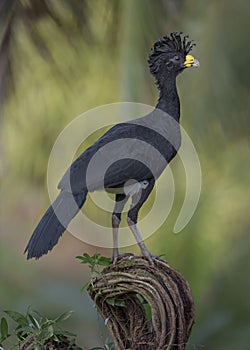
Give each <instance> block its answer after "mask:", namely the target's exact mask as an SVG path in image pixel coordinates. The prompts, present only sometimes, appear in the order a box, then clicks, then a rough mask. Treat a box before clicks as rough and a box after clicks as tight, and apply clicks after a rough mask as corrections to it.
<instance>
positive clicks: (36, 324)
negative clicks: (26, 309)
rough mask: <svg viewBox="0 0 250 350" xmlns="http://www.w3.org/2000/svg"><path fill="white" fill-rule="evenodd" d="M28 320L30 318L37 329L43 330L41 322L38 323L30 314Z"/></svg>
mask: <svg viewBox="0 0 250 350" xmlns="http://www.w3.org/2000/svg"><path fill="white" fill-rule="evenodd" d="M28 318H29V320H30V321H31V324H32V325H33V326H34V327H35V328H36V329H40V328H41V327H40V324H39V322H38V321H37V319H36V318H35V317H34V316H32V315H31V314H30V313H29V314H28Z"/></svg>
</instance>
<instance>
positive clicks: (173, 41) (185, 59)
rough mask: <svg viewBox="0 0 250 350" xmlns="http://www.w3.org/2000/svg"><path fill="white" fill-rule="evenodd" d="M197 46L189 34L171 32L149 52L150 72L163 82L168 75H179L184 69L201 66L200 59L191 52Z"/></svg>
mask: <svg viewBox="0 0 250 350" xmlns="http://www.w3.org/2000/svg"><path fill="white" fill-rule="evenodd" d="M194 46H195V43H194V42H193V41H192V40H188V36H187V35H186V36H184V37H182V33H171V34H170V35H167V36H164V37H163V38H162V39H159V40H157V41H156V43H155V44H154V47H153V48H152V50H151V52H150V53H149V58H148V64H149V69H150V72H151V73H152V74H153V76H154V77H155V78H156V81H157V82H158V83H159V84H161V83H162V82H163V81H164V80H165V79H166V78H167V77H169V76H170V75H171V76H177V75H178V74H179V73H181V72H182V71H183V70H184V69H186V68H190V67H199V61H198V60H197V59H195V58H194V57H193V56H192V55H190V54H189V52H190V51H191V50H192V48H193V47H194Z"/></svg>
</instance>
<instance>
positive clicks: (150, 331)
mask: <svg viewBox="0 0 250 350" xmlns="http://www.w3.org/2000/svg"><path fill="white" fill-rule="evenodd" d="M88 292H89V294H90V297H91V298H92V299H93V301H94V302H95V304H96V307H97V309H98V311H99V312H100V314H101V315H102V317H103V319H104V320H105V324H106V325H107V328H108V330H109V332H110V334H111V336H112V338H113V341H114V344H115V347H116V349H119V350H125V349H126V350H146V349H147V350H156V349H157V350H158V349H165V350H170V349H171V350H182V349H185V348H186V343H187V341H188V338H189V336H190V333H191V329H192V326H193V323H194V303H193V299H192V295H191V291H190V288H189V285H188V283H187V281H186V280H185V279H184V278H183V276H182V275H181V274H180V273H179V272H177V271H176V270H174V269H173V268H172V267H171V266H169V265H168V264H167V262H166V261H164V260H162V259H161V258H159V257H156V258H155V260H154V264H153V265H151V264H150V263H149V262H148V260H146V259H145V258H144V257H141V256H134V255H126V256H122V257H121V258H120V259H119V261H118V263H117V265H110V266H108V267H107V268H105V269H104V270H103V271H102V273H101V275H100V277H98V278H96V279H95V280H94V281H93V282H92V283H91V285H90V286H89V288H88ZM148 310H150V316H149V313H148Z"/></svg>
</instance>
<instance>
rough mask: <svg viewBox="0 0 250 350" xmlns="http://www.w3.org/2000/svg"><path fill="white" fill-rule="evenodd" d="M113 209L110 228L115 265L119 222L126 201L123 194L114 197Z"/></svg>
mask: <svg viewBox="0 0 250 350" xmlns="http://www.w3.org/2000/svg"><path fill="white" fill-rule="evenodd" d="M115 200H116V203H115V208H114V211H113V214H112V228H113V264H116V263H117V259H118V256H119V251H118V230H119V226H120V222H121V214H122V210H123V208H124V206H125V204H126V202H127V200H128V197H127V196H126V195H125V194H117V195H116V198H115Z"/></svg>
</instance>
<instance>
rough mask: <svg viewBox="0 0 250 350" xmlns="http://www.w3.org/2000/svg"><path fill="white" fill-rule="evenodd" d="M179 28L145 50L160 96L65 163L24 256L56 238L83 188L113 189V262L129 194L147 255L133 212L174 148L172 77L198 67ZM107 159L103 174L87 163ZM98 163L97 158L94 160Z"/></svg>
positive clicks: (176, 104) (176, 115)
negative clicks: (153, 104)
mask: <svg viewBox="0 0 250 350" xmlns="http://www.w3.org/2000/svg"><path fill="white" fill-rule="evenodd" d="M181 34H182V33H171V34H170V35H169V36H165V37H164V38H162V39H160V40H158V41H157V42H156V43H155V44H154V47H153V49H152V50H151V52H150V54H149V59H148V63H149V68H150V72H151V73H152V74H153V76H154V77H155V80H156V84H157V86H158V88H159V91H160V96H159V100H158V103H157V105H156V108H155V109H154V110H153V111H152V112H151V113H149V114H148V115H146V116H144V117H142V118H139V119H136V120H131V121H129V122H125V123H120V124H117V125H115V126H114V127H112V128H111V129H110V130H108V131H107V132H106V133H105V134H104V135H103V136H102V137H100V138H99V139H98V140H97V141H96V142H95V143H94V144H93V145H92V146H90V147H89V148H88V149H87V150H85V151H84V152H83V153H82V154H81V155H80V156H79V157H78V158H77V159H76V160H75V161H74V162H73V163H72V165H71V166H70V167H69V169H68V170H67V171H66V173H65V174H64V176H63V178H62V179H61V181H60V183H59V185H58V188H59V189H60V190H61V192H60V194H59V195H58V197H57V198H56V200H55V201H54V203H52V205H51V206H50V207H49V209H48V210H47V212H46V213H45V214H44V216H43V217H42V219H41V221H40V222H39V224H38V226H37V227H36V229H35V231H34V232H33V234H32V236H31V238H30V241H29V242H28V245H27V247H26V250H25V252H27V258H28V259H29V258H33V257H34V258H39V257H41V256H42V255H43V254H46V253H48V251H49V250H51V249H52V248H53V247H54V246H55V245H56V244H57V242H58V239H59V238H60V236H61V235H62V234H63V232H64V231H65V229H66V228H67V226H68V224H69V222H70V221H71V220H72V219H73V217H74V216H75V215H76V214H77V212H78V211H79V210H80V208H81V207H82V206H83V204H84V202H85V199H86V196H87V193H88V192H89V191H96V190H100V189H103V188H105V189H106V190H108V191H111V192H114V193H116V198H115V199H116V203H115V208H114V212H113V215H112V227H113V240H114V250H113V262H114V263H115V262H116V261H117V258H118V228H119V224H120V220H121V213H122V210H123V207H124V205H125V203H126V202H127V200H128V199H129V198H132V204H131V207H130V210H129V212H128V225H129V227H130V228H131V231H132V232H133V234H134V236H135V239H136V241H137V243H138V244H139V245H140V248H141V251H142V254H143V255H144V256H146V257H147V258H148V259H150V260H151V255H150V253H149V251H148V249H147V248H146V246H145V244H144V242H143V240H142V238H141V236H140V233H139V231H138V229H137V226H136V223H137V218H138V212H139V210H140V208H141V206H142V205H143V203H144V202H145V201H146V199H147V198H148V196H149V194H150V193H151V191H152V189H153V187H154V184H155V180H156V179H157V178H158V177H159V176H160V174H161V173H162V171H163V170H164V169H165V167H166V166H167V164H168V163H169V162H170V161H171V159H172V158H173V157H174V156H175V155H176V153H177V151H178V148H179V147H180V142H181V136H180V127H179V119H180V101H179V96H178V93H177V88H176V77H177V76H178V74H179V73H181V72H182V71H183V70H184V69H185V68H188V67H198V66H199V62H198V61H197V60H196V59H195V58H194V57H193V56H191V55H189V52H190V50H191V49H192V47H193V46H194V43H193V42H192V41H189V40H188V37H187V36H185V37H184V38H182V36H181ZM95 157H96V158H97V164H99V167H100V168H101V163H103V165H104V166H105V162H108V164H110V165H109V166H108V167H107V169H106V172H105V174H103V173H102V172H101V171H99V168H98V167H96V166H95V167H94V168H93V169H92V172H91V171H89V169H90V168H91V162H92V161H93V159H94V158H95ZM98 162H99V163H98Z"/></svg>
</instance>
